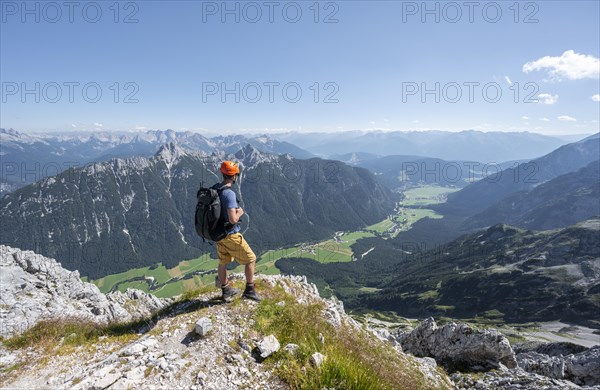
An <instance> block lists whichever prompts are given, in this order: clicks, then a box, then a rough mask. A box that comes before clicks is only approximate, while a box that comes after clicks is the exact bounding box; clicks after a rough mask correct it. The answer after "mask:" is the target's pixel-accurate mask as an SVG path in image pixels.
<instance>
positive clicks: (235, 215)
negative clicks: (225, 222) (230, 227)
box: [227, 207, 244, 224]
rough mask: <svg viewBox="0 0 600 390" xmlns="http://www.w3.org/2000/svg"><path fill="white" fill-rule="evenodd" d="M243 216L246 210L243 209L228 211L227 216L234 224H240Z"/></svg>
mask: <svg viewBox="0 0 600 390" xmlns="http://www.w3.org/2000/svg"><path fill="white" fill-rule="evenodd" d="M242 215H244V209H242V208H241V207H238V208H236V209H227V216H228V217H229V222H230V223H232V224H236V223H238V222H239V221H240V218H241V217H242Z"/></svg>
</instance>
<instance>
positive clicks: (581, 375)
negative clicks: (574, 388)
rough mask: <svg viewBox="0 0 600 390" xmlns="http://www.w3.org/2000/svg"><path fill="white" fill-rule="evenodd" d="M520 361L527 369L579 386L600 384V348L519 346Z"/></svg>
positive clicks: (518, 357) (518, 355)
mask: <svg viewBox="0 0 600 390" xmlns="http://www.w3.org/2000/svg"><path fill="white" fill-rule="evenodd" d="M515 351H516V352H517V362H518V363H519V367H521V368H522V369H523V370H525V371H527V372H531V373H535V374H540V375H544V376H546V377H549V378H554V379H567V380H569V381H571V382H573V383H575V384H577V385H583V386H595V385H600V346H595V347H593V348H586V347H582V346H579V345H576V344H571V343H549V344H541V343H537V344H534V345H527V344H525V345H518V346H517V347H516V348H515Z"/></svg>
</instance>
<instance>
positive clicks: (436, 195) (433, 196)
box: [402, 185, 459, 207]
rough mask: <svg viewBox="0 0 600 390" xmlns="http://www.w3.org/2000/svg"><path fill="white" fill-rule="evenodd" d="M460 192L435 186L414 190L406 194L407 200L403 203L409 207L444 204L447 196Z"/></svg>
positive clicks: (456, 189)
mask: <svg viewBox="0 0 600 390" xmlns="http://www.w3.org/2000/svg"><path fill="white" fill-rule="evenodd" d="M458 190H459V189H458V188H448V187H440V186H434V185H431V186H424V187H419V188H413V189H410V190H408V191H405V192H404V195H405V196H406V198H405V200H404V201H403V202H402V205H403V206H407V207H408V206H427V205H432V204H439V203H444V202H445V201H446V195H447V194H449V193H452V192H455V191H458Z"/></svg>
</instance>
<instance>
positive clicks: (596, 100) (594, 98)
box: [590, 94, 600, 102]
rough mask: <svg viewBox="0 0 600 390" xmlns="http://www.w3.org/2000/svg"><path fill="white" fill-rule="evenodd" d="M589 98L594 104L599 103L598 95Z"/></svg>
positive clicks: (599, 96)
mask: <svg viewBox="0 0 600 390" xmlns="http://www.w3.org/2000/svg"><path fill="white" fill-rule="evenodd" d="M590 98H591V99H592V100H593V101H595V102H600V95H599V94H595V95H593V96H590Z"/></svg>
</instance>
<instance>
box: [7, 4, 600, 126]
mask: <svg viewBox="0 0 600 390" xmlns="http://www.w3.org/2000/svg"><path fill="white" fill-rule="evenodd" d="M0 3H1V5H2V7H1V12H2V14H1V18H2V19H1V25H0V28H1V34H0V43H1V47H0V57H1V60H0V61H1V68H0V72H1V74H0V76H1V81H2V102H1V108H2V115H1V123H0V126H1V127H6V128H14V129H16V130H20V131H26V132H27V131H56V130H69V131H70V130H134V129H167V128H171V129H175V130H195V131H201V132H204V133H208V134H219V133H246V132H274V131H282V130H298V131H340V130H355V129H362V130H368V129H383V130H427V129H440V130H450V131H459V130H464V129H476V130H483V131H531V132H539V133H544V134H585V133H592V132H596V131H598V129H599V124H598V120H599V116H600V103H599V102H598V100H600V97H599V96H598V94H599V93H600V92H599V89H600V87H599V79H598V73H599V71H600V69H599V68H600V65H599V63H598V57H599V56H600V53H599V50H600V49H599V48H600V41H599V39H600V38H599V37H600V31H599V30H600V27H599V17H598V15H599V14H600V10H599V3H600V2H598V1H536V2H527V1H520V2H514V1H498V2H487V1H483V2H477V1H475V2H473V3H472V4H473V5H472V8H469V6H466V5H465V2H462V1H459V2H435V1H430V2H427V3H423V2H421V1H418V2H403V1H337V2H327V1H324V2H318V3H316V2H314V1H297V2H279V1H273V2H268V1H257V2H235V1H229V2H227V4H225V2H222V1H218V2H211V1H209V2H206V1H137V2H127V1H123V2H118V3H116V4H117V6H115V1H96V2H89V1H84V2H77V1H76V2H73V3H72V4H73V5H72V7H73V8H71V9H69V8H68V7H67V6H65V5H64V4H63V2H62V1H59V2H49V3H48V2H46V3H44V2H33V1H32V2H21V1H17V2H14V1H4V0H2V1H0ZM36 4H37V7H38V8H36ZM47 4H51V5H47ZM225 7H227V9H228V10H233V12H231V13H227V12H226V11H227V10H226V9H225ZM424 7H426V8H427V9H424ZM257 10H260V12H261V15H258V14H257ZM271 10H272V14H271V15H270V14H269V13H270V11H271ZM317 10H318V14H317ZM428 10H429V11H431V12H429V13H428V12H427V11H428ZM517 10H518V13H517ZM98 11H100V12H101V15H100V14H98ZM298 11H300V12H301V15H300V14H298ZM59 12H60V14H59ZM70 12H72V14H71V15H70ZM458 12H460V13H461V15H459V14H458ZM471 12H472V13H471ZM498 12H501V14H499V13H498ZM470 13H471V14H470ZM236 17H237V18H239V20H238V21H236V20H235V19H236ZM436 17H438V18H439V21H436V19H435V18H436ZM36 18H38V20H36ZM71 18H72V21H71V20H70V19H71ZM223 18H224V21H223ZM315 20H316V22H315ZM94 21H95V22H94ZM125 21H127V22H133V23H125ZM253 21H254V22H253ZM84 86H86V93H84V92H83V87H84ZM236 86H237V87H238V93H237V94H236V93H229V94H227V93H226V94H223V90H226V89H229V90H232V91H235V90H236ZM284 87H285V91H286V93H285V94H284ZM484 87H485V92H484ZM24 89H28V90H31V91H33V92H31V93H25V94H24V95H23V90H24ZM424 89H426V90H430V91H431V92H430V93H427V94H423V93H422V92H423V90H424ZM36 91H37V92H36ZM98 91H100V92H101V96H98V95H97V92H98ZM117 91H118V94H117V93H116V92H117ZM258 91H260V92H261V95H260V96H259V95H257V92H258ZM298 91H300V92H301V95H298V94H297V92H298ZM59 92H60V95H58V94H57V93H59ZM70 92H72V96H69V95H70ZM270 92H272V96H269V95H270ZM470 92H471V93H472V96H470V97H469V94H470ZM498 92H500V93H501V96H499V95H498ZM458 93H460V95H458ZM36 94H37V95H38V96H36ZM540 95H541V96H540ZM70 98H71V99H70ZM270 98H271V99H270ZM36 99H39V102H38V101H36ZM236 99H239V102H238V101H236ZM535 99H537V100H538V102H537V103H536V102H534V101H535ZM71 100H72V101H71ZM271 100H272V101H271ZM436 100H438V101H437V102H436Z"/></svg>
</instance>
